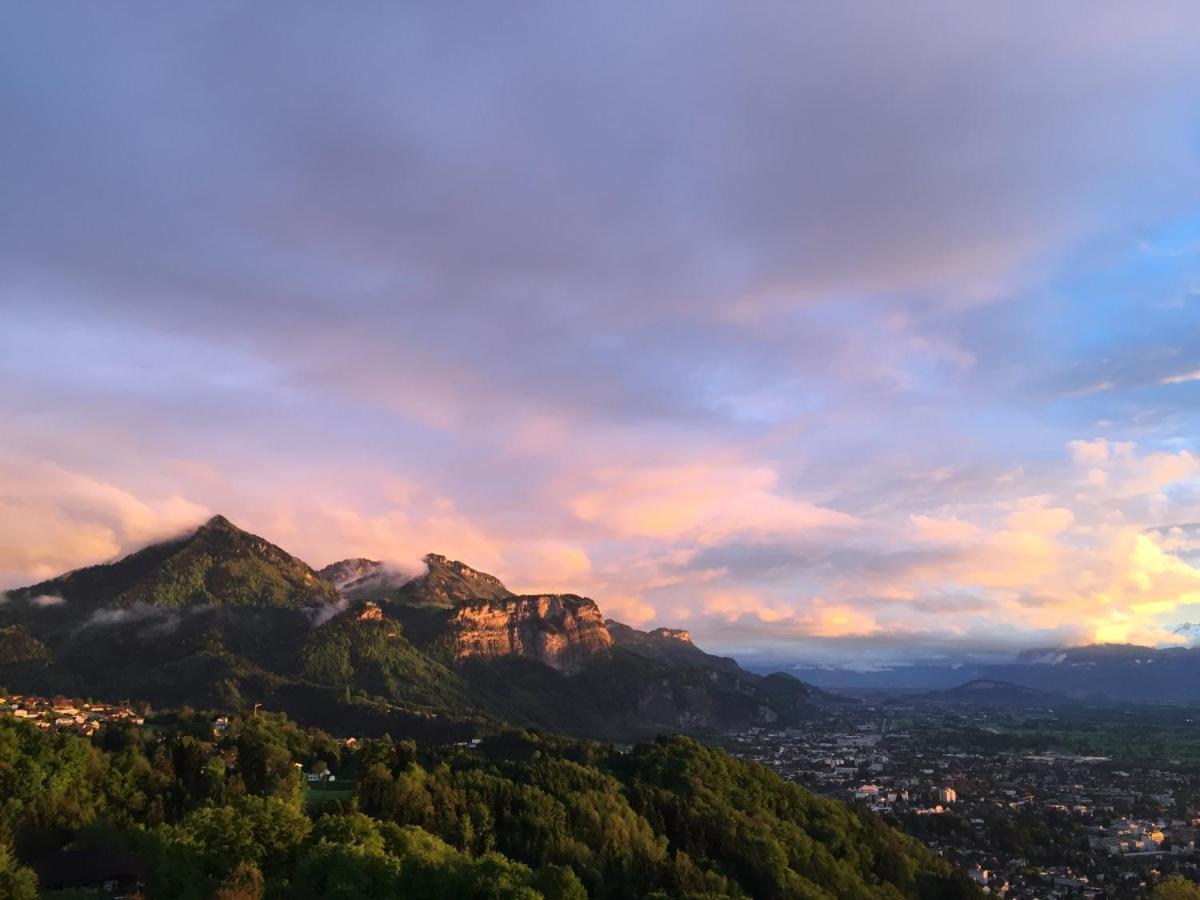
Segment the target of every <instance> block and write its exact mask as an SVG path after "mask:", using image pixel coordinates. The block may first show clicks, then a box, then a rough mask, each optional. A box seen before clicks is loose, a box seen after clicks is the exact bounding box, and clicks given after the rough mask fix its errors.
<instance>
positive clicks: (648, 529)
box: [571, 464, 855, 545]
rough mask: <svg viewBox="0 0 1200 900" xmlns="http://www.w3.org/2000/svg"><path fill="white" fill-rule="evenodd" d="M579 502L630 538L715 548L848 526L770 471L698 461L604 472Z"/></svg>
mask: <svg viewBox="0 0 1200 900" xmlns="http://www.w3.org/2000/svg"><path fill="white" fill-rule="evenodd" d="M587 480H588V481H590V482H591V483H592V485H593V486H592V487H589V488H585V489H584V490H582V491H581V492H579V493H577V494H576V495H575V497H574V498H573V499H572V501H571V509H572V511H573V512H574V513H575V515H576V516H577V517H578V518H579V519H581V520H583V521H584V522H587V523H589V524H592V525H598V526H600V527H602V528H604V529H606V530H608V531H610V532H612V533H614V534H617V535H620V536H623V537H642V538H652V539H659V540H667V539H683V540H690V541H695V542H697V543H699V544H701V545H711V544H716V543H719V542H722V541H726V540H729V539H730V538H733V537H737V536H751V537H753V536H769V535H778V534H795V533H803V532H807V531H812V530H816V529H827V528H834V529H845V528H849V527H852V526H854V524H855V519H854V517H853V516H850V515H848V514H846V513H843V512H839V511H837V510H834V509H829V508H827V507H823V506H820V505H818V504H815V503H811V502H809V501H806V500H800V499H794V498H791V497H787V496H785V495H783V494H782V493H780V492H779V491H778V486H779V476H778V475H777V474H776V473H775V472H774V471H772V470H770V469H767V468H755V467H747V466H739V465H714V464H695V465H689V466H678V467H650V468H642V469H603V470H599V471H597V472H594V473H592V474H591V475H590V476H589V477H588V479H587Z"/></svg>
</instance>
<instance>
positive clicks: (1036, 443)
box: [0, 3, 1200, 667]
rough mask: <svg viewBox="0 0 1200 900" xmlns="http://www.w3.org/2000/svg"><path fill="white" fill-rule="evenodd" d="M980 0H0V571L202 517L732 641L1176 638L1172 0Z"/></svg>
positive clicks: (1195, 583)
mask: <svg viewBox="0 0 1200 900" xmlns="http://www.w3.org/2000/svg"><path fill="white" fill-rule="evenodd" d="M1010 13H1011V10H1010V8H1008V7H1005V6H1001V5H993V6H991V7H985V6H980V5H976V6H972V7H970V8H967V7H964V6H963V5H961V4H950V3H945V4H943V3H926V4H918V5H907V6H898V5H894V4H882V3H881V4H877V5H867V6H864V5H857V6H855V7H854V9H853V10H849V9H847V10H842V9H834V8H833V7H832V6H830V7H822V8H819V9H816V10H814V9H803V10H801V9H799V8H793V7H791V6H787V5H783V4H778V5H774V4H755V5H754V6H752V7H747V6H744V5H723V4H705V3H695V4H687V5H673V4H655V5H650V6H643V7H640V8H639V9H638V15H637V16H636V17H633V16H629V15H627V13H626V12H625V11H623V10H622V9H621V8H620V7H619V6H617V5H612V4H604V5H595V6H590V7H578V6H574V5H572V6H570V7H568V6H566V5H564V6H561V7H557V8H556V7H553V6H541V5H532V4H519V5H516V6H511V5H507V4H505V5H495V6H473V7H470V8H467V7H459V6H457V5H455V4H438V5H437V7H436V9H435V8H433V7H432V6H431V7H430V8H429V9H426V10H424V11H421V10H417V9H412V8H410V9H399V8H397V7H390V6H388V7H380V8H379V9H377V10H375V15H373V16H362V17H349V16H344V15H341V14H340V12H339V11H338V10H335V9H334V8H332V7H329V8H321V7H317V6H309V7H292V6H288V7H287V8H286V19H287V27H285V28H284V27H280V18H281V16H284V15H285V13H284V7H281V6H273V5H271V4H256V5H254V6H253V7H252V8H251V7H241V6H236V5H224V4H204V5H195V6H192V7H191V8H185V7H182V6H177V5H174V4H172V5H169V6H166V5H164V6H145V7H140V8H136V9H135V8H133V7H124V8H115V7H111V6H99V5H95V6H80V7H75V8H71V9H69V10H68V9H66V8H63V9H61V10H47V9H45V8H44V7H42V8H36V9H35V7H34V6H16V5H14V6H10V7H9V8H7V9H6V10H4V11H3V12H2V13H0V23H3V28H2V31H3V33H4V34H7V35H10V36H11V35H16V34H19V35H20V36H21V37H20V40H7V39H6V40H5V45H6V46H5V52H4V53H3V54H0V121H2V122H3V123H4V126H3V133H4V136H3V138H2V139H0V183H2V190H0V196H3V198H4V200H3V204H4V209H5V214H4V216H3V217H0V421H3V423H4V429H3V433H4V438H5V439H4V440H3V442H2V443H0V588H15V587H18V586H21V585H26V584H30V583H33V582H36V581H38V580H40V579H45V578H49V577H51V576H54V575H57V574H59V573H61V572H63V571H65V570H68V569H72V568H76V567H79V566H84V565H89V564H93V563H98V562H105V561H109V560H112V559H114V558H116V557H118V556H120V555H122V554H124V553H127V552H130V551H133V550H136V549H138V548H139V547H141V546H143V545H145V544H146V543H147V542H149V541H152V540H156V539H160V538H164V537H168V536H173V535H177V534H180V533H182V532H184V531H185V530H187V529H190V528H193V527H195V526H196V525H198V524H200V523H201V522H203V521H205V520H206V519H208V518H209V517H210V516H211V515H213V514H217V513H220V514H224V515H225V516H227V517H229V518H230V519H231V520H232V521H233V522H235V523H236V524H237V525H239V526H242V527H244V528H246V529H249V530H251V531H253V532H255V533H257V534H261V535H263V536H264V537H266V538H268V539H269V540H271V541H273V542H275V543H278V544H280V545H281V546H284V547H286V548H287V549H288V550H289V551H290V552H292V553H295V554H297V555H299V556H301V557H302V558H303V559H305V560H306V561H308V562H309V563H312V564H313V565H316V566H321V565H324V564H326V563H328V562H332V561H334V560H338V559H341V558H344V557H348V556H358V555H365V556H369V557H373V558H377V559H382V560H384V561H387V562H388V563H390V564H393V565H395V566H397V567H399V568H401V569H404V570H406V571H410V572H413V573H416V572H418V571H420V569H421V566H422V563H421V562H420V560H421V557H422V556H423V554H425V553H426V552H429V551H435V552H438V553H441V554H445V555H446V556H448V557H450V558H452V559H460V560H463V561H465V562H467V563H469V564H470V565H471V566H473V567H475V568H477V569H480V570H483V571H487V572H492V573H495V574H496V575H497V576H499V577H500V578H502V579H503V580H504V582H505V583H506V584H508V585H509V586H510V587H512V588H513V589H514V590H519V591H527V592H532V591H548V590H555V591H563V590H570V591H573V592H576V593H579V594H584V595H587V596H590V597H593V598H595V600H596V601H597V603H598V604H599V605H600V607H601V608H602V609H603V611H604V612H605V614H607V615H611V616H613V617H615V618H618V619H620V620H621V621H624V622H629V623H631V624H635V625H637V626H639V627H644V628H650V627H653V626H658V625H670V626H676V627H682V628H687V629H689V630H690V631H691V632H692V634H693V636H694V637H695V638H696V640H697V643H699V644H701V645H702V646H703V647H704V648H705V649H707V650H710V651H713V652H721V653H727V654H732V655H735V656H737V657H738V659H739V660H742V661H744V662H754V661H755V660H770V661H775V662H778V661H789V660H802V661H806V662H813V663H827V664H830V665H846V666H857V667H863V666H872V665H882V664H888V663H899V662H911V661H916V660H928V659H941V660H958V659H970V658H976V657H984V656H997V655H1003V654H1011V653H1013V652H1015V651H1018V650H1021V649H1025V648H1030V647H1057V646H1062V645H1069V644H1081V643H1092V642H1126V641H1128V642H1137V643H1145V644H1150V645H1160V646H1169V645H1182V644H1187V643H1189V642H1190V641H1192V640H1193V639H1194V637H1195V631H1194V630H1193V629H1189V628H1187V627H1185V626H1186V624H1187V623H1192V622H1200V455H1198V454H1200V450H1198V449H1197V446H1196V443H1197V435H1198V434H1200V415H1198V410H1200V216H1198V215H1197V212H1196V210H1197V209H1198V208H1200V206H1198V205H1197V201H1198V200H1200V196H1198V195H1200V177H1198V176H1200V165H1198V162H1200V114H1198V113H1197V108H1196V103H1195V97H1196V90H1195V88H1196V84H1197V77H1198V76H1200V9H1198V8H1197V7H1194V6H1188V5H1182V4H1169V3H1164V4H1154V5H1134V4H1128V5H1126V6H1123V7H1122V6H1116V5H1094V4H1083V3H1059V4H1053V5H1046V6H1037V7H1035V6H1032V5H1030V6H1028V7H1027V8H1025V9H1024V10H1023V15H1021V16H1013V15H1011V14H1010ZM948 33H952V35H953V39H947V38H946V36H947V34H948Z"/></svg>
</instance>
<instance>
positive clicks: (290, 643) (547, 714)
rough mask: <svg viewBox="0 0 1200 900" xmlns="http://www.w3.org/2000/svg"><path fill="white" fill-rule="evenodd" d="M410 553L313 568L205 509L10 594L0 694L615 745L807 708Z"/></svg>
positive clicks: (578, 608) (637, 635)
mask: <svg viewBox="0 0 1200 900" xmlns="http://www.w3.org/2000/svg"><path fill="white" fill-rule="evenodd" d="M425 562H426V570H425V571H424V572H423V573H421V574H419V575H416V576H414V577H408V576H405V575H403V574H402V573H396V572H395V571H394V570H391V569H389V568H388V567H387V566H385V565H384V564H383V563H382V562H379V561H377V560H373V559H368V558H366V557H352V558H349V559H346V560H341V561H339V562H337V563H333V564H330V565H329V566H326V567H325V568H323V569H321V570H320V571H319V572H318V571H317V570H315V569H313V568H312V567H311V566H309V565H308V564H307V563H305V562H304V561H303V560H300V559H299V558H297V557H294V556H292V555H290V554H288V553H287V552H286V551H284V550H283V549H282V548H280V547H278V546H276V545H274V544H272V543H270V542H269V541H267V540H266V539H264V538H261V537H259V536H257V535H254V534H251V533H249V532H245V531H242V530H241V529H239V528H237V526H235V525H233V524H232V523H231V522H230V521H229V520H228V519H226V518H224V517H222V516H215V517H213V518H212V519H210V520H209V521H208V522H206V523H204V524H203V525H201V526H200V527H199V528H197V529H196V530H195V531H194V532H192V533H191V534H189V535H184V536H182V537H180V538H177V539H173V540H171V541H165V542H161V543H159V544H153V545H150V546H149V547H146V548H143V549H142V550H139V551H136V552H135V553H132V554H129V555H128V556H126V557H123V558H121V559H119V560H116V561H114V562H112V563H107V564H102V565H99V566H93V567H88V568H87V569H82V570H76V571H75V572H71V573H65V574H64V575H62V576H59V577H58V578H55V579H48V580H46V581H43V582H39V583H38V584H36V585H30V586H28V587H25V588H19V589H17V590H16V591H14V592H10V597H12V598H13V600H12V601H10V602H8V603H6V604H3V605H0V629H5V630H4V631H3V632H2V633H0V637H2V638H3V642H4V646H2V647H0V650H6V653H5V655H0V683H4V684H6V685H8V686H10V687H13V688H16V689H37V690H50V691H53V692H61V693H69V694H75V695H82V694H84V693H89V692H90V693H92V694H96V695H101V694H111V695H115V696H120V697H127V696H141V697H142V699H146V700H150V701H152V702H164V703H171V704H176V705H178V704H183V703H186V704H190V705H194V706H218V705H233V706H238V707H245V706H247V705H249V704H252V703H265V704H268V705H270V706H274V707H275V708H280V709H282V710H284V711H286V712H289V714H291V715H293V717H295V718H297V719H298V720H300V721H309V722H311V723H312V724H324V725H334V727H336V723H337V722H338V721H344V720H346V718H347V717H350V716H352V715H353V717H355V720H356V721H357V720H358V719H361V718H362V716H363V715H367V714H368V713H370V714H371V715H375V716H376V719H380V717H382V719H380V721H382V720H383V719H386V720H387V721H389V722H392V723H393V724H392V725H389V726H388V727H389V728H390V729H391V730H392V732H393V733H394V734H396V733H404V732H405V729H406V728H409V726H411V725H413V723H414V722H424V723H426V724H428V723H431V722H432V723H441V724H440V725H439V726H438V727H445V728H454V727H458V726H460V725H461V726H462V727H467V728H477V727H480V726H484V725H486V723H487V722H499V721H508V722H512V723H514V724H518V725H527V726H532V727H538V728H547V729H550V730H559V731H564V732H570V733H575V734H580V735H586V736H597V737H606V738H616V737H622V738H623V737H635V736H648V735H652V734H654V733H656V732H658V731H661V730H663V729H669V730H693V731H694V730H703V729H706V728H711V727H723V726H727V725H733V724H738V725H745V724H770V723H777V722H789V721H794V720H796V719H798V718H803V717H805V716H809V715H812V714H814V711H815V709H816V706H817V702H818V699H819V696H820V692H817V691H815V689H813V688H811V687H809V686H807V685H804V684H803V683H802V682H799V681H797V680H795V679H791V678H764V677H763V676H759V675H754V674H752V673H749V672H746V671H744V670H742V669H741V668H740V666H738V665H737V663H736V662H735V661H733V660H729V659H725V658H721V657H714V656H711V655H710V654H706V653H704V652H703V651H702V650H700V649H699V648H697V647H695V645H694V644H692V643H691V640H690V635H688V634H687V633H686V632H682V631H678V630H672V629H656V630H655V631H653V632H639V631H637V630H636V629H632V628H629V627H628V626H623V625H620V623H615V622H614V623H612V629H613V630H616V631H617V632H619V633H620V635H621V640H620V641H617V640H615V639H614V636H613V630H610V625H609V623H606V621H605V620H604V618H603V616H602V614H601V612H600V609H599V607H598V606H597V605H596V603H595V601H593V600H591V599H590V598H586V597H581V596H578V595H575V594H570V593H563V594H535V595H518V594H514V593H513V592H512V591H510V590H509V589H508V588H507V587H506V586H505V585H504V584H503V583H502V582H501V581H500V580H499V579H498V578H496V577H495V576H492V575H489V574H487V573H485V572H481V571H479V570H476V569H473V568H472V567H470V566H468V565H466V564H465V563H462V562H460V561H457V560H452V559H449V558H447V557H445V556H441V555H439V554H432V553H431V554H428V555H427V556H426V557H425ZM45 598H51V599H50V600H49V601H47V600H46V599H45ZM648 648H650V649H648ZM654 648H657V649H654ZM6 661H7V663H6ZM471 723H474V724H473V725H472V724H471ZM381 727H382V726H381Z"/></svg>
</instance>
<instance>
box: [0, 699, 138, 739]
mask: <svg viewBox="0 0 1200 900" xmlns="http://www.w3.org/2000/svg"><path fill="white" fill-rule="evenodd" d="M0 715H9V716H12V717H14V718H17V719H27V720H28V721H30V722H33V723H34V724H35V725H36V726H37V727H38V728H42V729H45V730H47V731H51V732H56V731H67V732H70V733H71V734H78V735H82V736H84V737H91V736H92V735H93V734H95V733H96V732H97V731H99V730H100V726H101V725H103V724H105V723H107V722H119V723H121V724H125V725H137V726H141V725H144V724H145V722H146V717H145V715H144V711H142V712H139V711H138V710H137V709H135V708H134V706H133V705H132V704H130V703H128V702H124V703H101V702H98V701H93V700H77V699H71V698H69V697H62V696H58V697H52V698H51V697H39V696H36V695H33V694H10V695H4V694H0Z"/></svg>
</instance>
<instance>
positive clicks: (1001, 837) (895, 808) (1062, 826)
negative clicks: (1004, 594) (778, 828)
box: [721, 704, 1200, 900]
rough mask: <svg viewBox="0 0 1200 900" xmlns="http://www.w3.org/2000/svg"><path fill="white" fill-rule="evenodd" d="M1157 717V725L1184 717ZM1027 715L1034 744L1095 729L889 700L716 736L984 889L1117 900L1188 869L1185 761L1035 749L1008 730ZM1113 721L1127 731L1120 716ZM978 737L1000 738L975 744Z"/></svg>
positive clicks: (1190, 802) (1190, 829)
mask: <svg viewBox="0 0 1200 900" xmlns="http://www.w3.org/2000/svg"><path fill="white" fill-rule="evenodd" d="M1122 715H1123V714H1121V713H1107V712H1106V713H1099V714H1097V718H1099V719H1101V720H1103V719H1104V718H1105V717H1106V716H1107V717H1118V716H1122ZM1141 715H1144V716H1146V717H1152V715H1153V714H1151V713H1149V712H1147V713H1143V714H1141ZM1160 718H1164V719H1165V723H1166V726H1167V727H1170V726H1173V725H1177V726H1180V727H1184V726H1187V725H1188V724H1189V723H1190V720H1189V719H1187V718H1184V719H1179V718H1178V716H1177V715H1176V714H1170V715H1168V714H1164V716H1163V717H1160ZM1031 723H1032V725H1033V726H1034V727H1036V728H1038V729H1040V730H1041V731H1043V732H1045V733H1046V734H1047V738H1046V739H1045V740H1043V741H1039V742H1038V743H1039V744H1045V743H1047V742H1048V743H1050V744H1054V743H1056V742H1061V744H1062V745H1063V746H1064V747H1068V746H1070V745H1072V744H1078V743H1080V740H1079V738H1080V735H1081V734H1089V733H1090V734H1093V735H1094V734H1095V728H1094V727H1093V726H1091V725H1089V726H1088V728H1089V729H1090V731H1089V730H1088V729H1084V728H1083V727H1082V726H1080V725H1077V724H1076V723H1067V724H1065V725H1064V723H1062V722H1061V721H1059V720H1058V719H1056V718H1055V717H1053V716H1052V715H1049V714H1044V715H1039V714H1031V713H1028V712H1020V713H1015V712H997V711H995V710H962V709H958V710H953V711H945V710H932V711H931V710H928V709H923V708H919V707H904V706H897V705H894V704H892V705H887V706H872V705H864V706H863V707H861V708H860V707H849V708H847V709H844V710H839V711H837V712H836V713H834V714H832V715H831V716H830V717H829V718H825V719H819V720H814V721H812V722H810V723H807V724H806V725H804V726H802V727H798V728H788V729H786V730H774V731H773V730H769V729H765V728H750V729H743V730H738V731H731V732H727V733H725V734H724V735H722V737H721V741H722V743H723V745H724V746H725V747H726V749H728V750H729V751H730V752H731V753H733V754H735V755H737V756H741V757H743V758H747V759H753V760H756V761H758V762H761V763H764V764H765V765H768V766H770V767H771V768H773V769H774V770H775V771H776V772H778V773H779V774H780V775H782V776H783V777H784V778H786V779H788V780H791V781H794V782H797V783H799V784H802V785H804V786H805V787H808V788H809V789H811V790H813V791H816V792H818V793H821V794H824V795H827V796H831V797H837V798H839V799H844V800H848V801H851V802H855V803H858V804H860V805H862V806H863V807H866V808H867V809H870V810H872V811H874V812H876V813H878V814H880V815H882V816H883V817H884V818H885V819H886V820H887V821H888V822H889V823H890V824H893V825H895V826H897V827H899V828H900V829H901V830H903V831H905V832H907V833H908V834H911V835H913V836H915V837H917V838H919V839H920V840H922V841H923V842H925V843H926V844H927V845H928V846H930V847H931V848H933V849H934V850H936V851H937V852H938V853H939V854H941V855H943V856H944V857H946V858H947V859H949V860H951V861H953V862H954V863H956V864H958V865H959V866H961V867H962V868H963V869H965V870H966V871H967V872H968V874H969V875H970V877H971V878H972V879H973V880H974V881H975V882H976V883H977V884H978V885H979V886H980V887H981V888H983V889H984V890H985V891H986V892H988V893H990V894H992V895H995V896H1002V897H1007V898H1012V900H1050V898H1078V897H1084V898H1091V900H1124V898H1133V897H1139V896H1145V894H1146V892H1147V890H1148V887H1147V886H1148V885H1149V884H1152V883H1153V881H1154V880H1155V879H1156V878H1157V877H1159V876H1160V875H1164V874H1168V873H1170V872H1180V873H1183V874H1185V875H1189V876H1190V877H1193V878H1195V876H1196V874H1197V871H1198V863H1200V855H1198V854H1197V850H1196V840H1197V826H1198V825H1200V775H1198V772H1200V769H1198V767H1197V765H1196V760H1195V759H1194V758H1190V759H1189V758H1178V759H1172V758H1169V757H1167V756H1162V757H1160V758H1159V759H1158V761H1157V762H1154V761H1151V762H1147V761H1146V760H1145V759H1138V760H1135V761H1131V760H1130V759H1127V758H1121V756H1113V755H1101V754H1092V753H1081V752H1070V751H1069V750H1066V749H1045V748H1040V749H1039V750H1038V751H1037V752H1033V751H1031V750H1029V749H1028V748H1025V747H1022V746H1021V745H1022V743H1023V741H1021V740H1018V739H1014V738H1013V735H1014V734H1016V733H1017V732H1019V731H1020V729H1021V728H1022V727H1029V726H1030V725H1031ZM1113 724H1114V723H1106V725H1109V726H1113ZM1160 724H1162V723H1160ZM1115 726H1116V727H1119V728H1120V729H1125V728H1128V729H1135V728H1137V725H1135V723H1134V722H1131V721H1130V722H1127V721H1122V719H1120V718H1115ZM1149 730H1151V731H1152V730H1153V729H1149ZM1110 731H1111V727H1110ZM1005 736H1007V737H1008V738H1009V740H1007V741H1006V740H1004V737H1005ZM1147 740H1149V737H1147ZM989 742H994V743H997V744H1001V745H1003V744H1005V743H1007V744H1009V745H1010V746H1000V747H988V746H982V745H986V744H987V743H989ZM1133 755H1135V756H1138V755H1141V754H1133Z"/></svg>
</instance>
